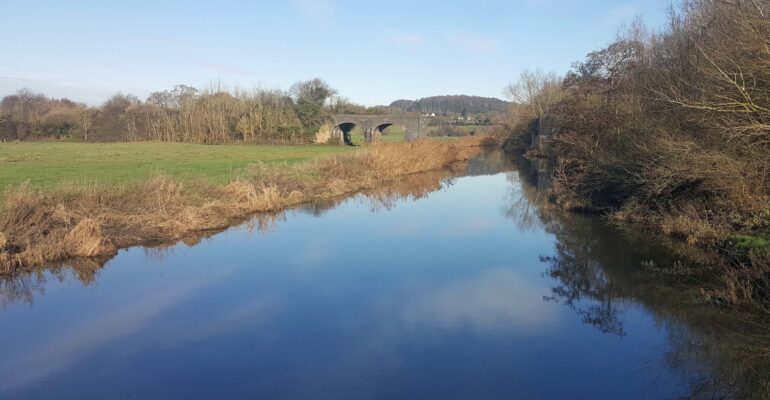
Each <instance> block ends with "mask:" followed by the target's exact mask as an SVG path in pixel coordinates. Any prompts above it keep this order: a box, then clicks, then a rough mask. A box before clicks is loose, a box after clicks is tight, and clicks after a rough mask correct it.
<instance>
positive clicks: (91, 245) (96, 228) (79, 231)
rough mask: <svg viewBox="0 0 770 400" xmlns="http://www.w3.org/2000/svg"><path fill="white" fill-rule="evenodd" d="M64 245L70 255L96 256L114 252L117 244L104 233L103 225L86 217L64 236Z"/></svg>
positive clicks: (65, 250)
mask: <svg viewBox="0 0 770 400" xmlns="http://www.w3.org/2000/svg"><path fill="white" fill-rule="evenodd" d="M62 247H63V248H64V252H65V253H66V254H67V256H70V257H94V256H103V255H108V254H112V253H114V252H115V251H116V248H115V246H114V245H113V244H112V243H111V242H110V240H109V239H107V238H106V237H104V235H103V233H102V225H101V224H100V223H99V221H97V220H95V219H92V218H84V219H83V220H81V221H80V222H79V223H78V224H77V225H75V227H74V228H73V229H72V230H71V231H70V232H69V233H67V234H66V235H65V236H64V240H63V241H62Z"/></svg>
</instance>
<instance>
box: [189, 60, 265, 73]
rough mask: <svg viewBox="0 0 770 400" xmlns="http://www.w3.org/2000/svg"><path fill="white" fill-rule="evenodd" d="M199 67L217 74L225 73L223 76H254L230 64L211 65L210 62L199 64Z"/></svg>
mask: <svg viewBox="0 0 770 400" xmlns="http://www.w3.org/2000/svg"><path fill="white" fill-rule="evenodd" d="M198 64H199V65H201V66H202V67H206V68H208V69H210V70H212V71H215V72H219V73H225V74H233V75H243V76H251V75H254V73H253V72H251V71H249V70H247V69H244V68H241V67H238V66H236V65H231V64H223V63H212V62H203V61H202V62H199V63H198Z"/></svg>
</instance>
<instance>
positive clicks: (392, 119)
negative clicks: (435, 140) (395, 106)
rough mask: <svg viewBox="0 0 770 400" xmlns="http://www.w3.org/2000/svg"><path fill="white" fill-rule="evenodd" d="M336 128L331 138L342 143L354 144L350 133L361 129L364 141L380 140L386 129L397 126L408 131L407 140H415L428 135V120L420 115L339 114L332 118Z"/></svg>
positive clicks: (331, 133) (333, 129) (332, 130)
mask: <svg viewBox="0 0 770 400" xmlns="http://www.w3.org/2000/svg"><path fill="white" fill-rule="evenodd" d="M332 120H333V121H334V127H333V128H332V129H331V132H330V138H332V139H337V138H339V139H340V142H342V143H345V144H348V145H349V144H352V143H351V141H350V131H352V130H353V128H355V127H359V128H361V129H362V130H363V131H364V141H366V142H372V141H375V140H378V139H379V138H380V137H381V136H382V133H383V131H385V129H388V127H389V126H392V125H397V126H400V127H402V128H403V129H404V131H406V140H414V139H417V138H420V137H424V136H426V135H427V133H428V131H427V129H426V128H427V126H428V124H427V122H428V121H427V119H426V118H421V117H420V115H419V114H417V115H412V114H384V115H354V114H337V115H334V116H332Z"/></svg>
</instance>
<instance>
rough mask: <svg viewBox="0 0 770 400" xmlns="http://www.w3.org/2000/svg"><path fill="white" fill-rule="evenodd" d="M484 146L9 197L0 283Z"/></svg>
mask: <svg viewBox="0 0 770 400" xmlns="http://www.w3.org/2000/svg"><path fill="white" fill-rule="evenodd" d="M483 140H489V139H484V138H468V139H465V140H462V141H458V142H454V143H445V142H436V141H416V142H411V143H403V144H376V145H372V146H369V147H367V148H365V149H363V150H361V151H358V152H355V153H349V154H343V155H338V156H334V157H329V158H321V159H318V160H315V161H312V162H308V163H304V164H299V165H293V166H290V165H278V166H276V165H273V166H267V165H260V164H256V165H252V166H250V167H249V168H247V170H246V171H244V172H243V173H242V174H241V175H240V176H239V177H237V178H236V179H234V180H233V181H232V182H230V183H229V184H227V185H225V186H210V187H205V188H194V189H193V188H188V187H185V186H184V185H183V184H181V183H179V182H176V181H174V180H173V179H172V178H170V177H168V176H163V175H159V176H156V177H154V178H152V179H149V180H148V181H146V182H144V183H142V184H140V185H134V186H129V187H123V188H118V189H115V188H106V187H100V186H83V185H79V186H78V185H65V186H60V187H58V188H57V189H55V190H51V191H39V190H33V189H32V188H31V187H30V186H29V185H21V186H19V187H15V188H12V189H9V190H8V192H7V193H6V196H5V203H4V204H3V208H2V211H0V274H5V275H10V274H13V273H16V272H19V271H22V270H28V269H30V268H34V267H36V266H39V265H42V264H43V263H45V262H48V261H56V260H65V259H70V258H74V257H110V256H112V255H114V254H115V253H116V251H117V249H119V248H124V247H128V246H133V245H139V244H158V243H165V242H171V241H177V240H184V239H185V238H188V237H190V236H195V235H196V234H198V235H199V234H200V233H201V232H206V231H212V230H218V229H223V228H225V227H227V226H230V225H231V224H233V223H235V222H238V221H240V220H242V219H243V218H244V217H245V216H247V215H249V214H252V213H256V212H262V211H275V210H280V209H283V208H286V207H289V206H293V205H298V204H301V203H304V202H308V201H311V200H318V199H326V198H333V197H337V196H341V195H344V194H347V193H352V192H356V191H360V190H364V189H370V188H374V187H376V186H378V185H381V184H384V183H387V182H393V181H396V180H398V179H399V178H401V177H404V176H407V175H411V174H417V173H421V172H427V171H432V170H437V169H441V168H447V167H449V166H450V165H451V164H453V163H455V162H458V161H465V160H467V159H468V158H469V157H470V156H471V155H472V154H473V153H474V152H476V151H477V150H476V148H477V147H478V146H480V145H481V144H482V141H483Z"/></svg>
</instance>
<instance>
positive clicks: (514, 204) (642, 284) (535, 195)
mask: <svg viewBox="0 0 770 400" xmlns="http://www.w3.org/2000/svg"><path fill="white" fill-rule="evenodd" d="M509 180H510V181H511V183H512V185H511V186H520V187H521V188H516V187H514V188H512V189H510V193H514V194H515V195H513V196H509V198H508V199H507V200H512V201H509V203H508V204H510V205H511V206H510V208H509V209H507V210H505V215H506V216H508V217H509V218H512V219H513V220H514V221H516V223H517V225H525V226H533V225H537V226H540V227H542V228H543V229H544V230H545V231H547V232H549V233H551V234H553V235H554V237H555V239H556V244H555V247H554V251H553V254H550V255H546V256H542V257H541V260H542V261H543V262H544V263H546V264H547V265H548V269H547V270H546V275H547V276H550V277H551V278H553V279H554V280H555V282H556V285H555V286H554V287H553V288H552V296H550V297H548V298H547V299H546V300H548V301H559V302H561V303H563V304H566V305H568V306H569V307H570V308H572V309H574V310H575V311H576V312H577V313H578V314H580V315H581V316H582V319H583V321H584V322H586V323H589V324H591V325H593V326H595V327H596V328H597V329H599V330H600V331H602V332H605V333H611V334H617V335H624V334H625V333H626V332H625V329H624V326H623V318H622V317H623V315H624V313H626V312H627V311H628V310H629V308H630V306H632V305H633V304H640V305H642V306H644V307H645V308H646V309H647V310H648V311H650V312H651V313H652V315H653V316H654V317H655V319H656V322H657V323H658V324H659V325H660V326H662V327H664V328H665V330H666V334H667V335H668V344H669V351H668V353H667V355H666V358H665V359H663V360H653V362H652V365H651V366H650V367H651V368H655V366H656V365H659V364H660V363H664V364H665V365H666V366H668V367H670V369H671V370H672V371H675V372H676V373H677V375H678V376H680V377H681V378H682V379H683V380H684V381H685V382H686V383H687V384H688V391H689V395H688V396H685V397H683V398H693V399H722V398H737V399H742V398H749V399H754V398H756V399H767V398H770V345H768V343H770V334H768V332H770V329H769V328H768V327H770V323H768V322H767V321H764V322H763V321H757V318H756V316H750V317H746V316H742V315H741V314H740V313H736V312H730V311H728V310H724V311H720V310H717V309H715V307H711V306H708V305H704V304H701V302H700V300H699V299H700V298H701V297H699V294H698V286H696V285H694V284H698V283H702V282H703V280H705V279H706V278H705V277H704V276H701V275H699V273H698V272H696V273H689V274H687V275H686V277H685V278H681V277H680V278H678V279H670V278H671V276H670V274H669V275H666V276H667V279H666V280H665V281H661V280H660V279H659V278H660V275H659V274H658V275H655V274H648V273H647V272H646V269H647V268H645V266H657V267H658V268H661V270H662V269H664V268H665V267H666V266H679V265H682V264H685V265H689V264H690V262H691V260H692V259H693V258H692V256H693V254H691V253H690V251H691V250H690V249H689V248H682V247H678V246H677V245H675V244H670V243H667V242H665V241H660V240H658V239H657V238H656V239H655V240H652V238H650V237H649V236H647V235H644V234H643V233H640V232H634V231H632V230H621V229H618V228H614V227H611V226H609V225H608V224H606V223H604V222H602V221H601V220H598V219H596V218H589V217H586V216H581V215H578V214H574V213H566V212H561V211H559V210H555V209H550V208H549V207H547V205H546V204H545V198H546V195H545V194H543V193H542V189H543V188H542V187H541V188H540V190H538V185H537V184H536V183H537V171H535V172H533V169H523V170H521V171H519V172H518V175H517V176H512V177H511V178H510V179H509ZM527 203H529V204H527ZM533 206H535V207H534V208H535V209H534V210H533V209H532V208H533ZM533 216H537V218H538V220H539V221H538V222H536V223H535V222H531V219H532V217H533ZM680 249H681V250H683V251H680ZM695 255H696V256H697V254H695ZM698 260H699V261H702V259H700V258H699V259H698ZM700 269H702V270H704V271H708V269H706V268H700ZM658 271H660V270H658ZM696 271H699V270H696ZM688 272H691V271H688ZM704 274H705V273H704Z"/></svg>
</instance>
